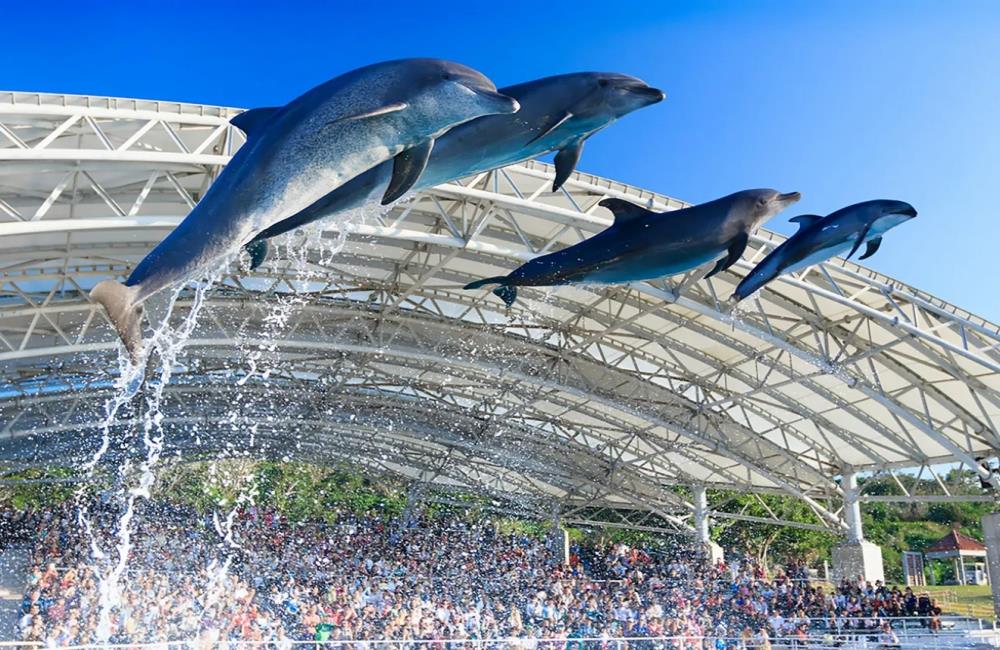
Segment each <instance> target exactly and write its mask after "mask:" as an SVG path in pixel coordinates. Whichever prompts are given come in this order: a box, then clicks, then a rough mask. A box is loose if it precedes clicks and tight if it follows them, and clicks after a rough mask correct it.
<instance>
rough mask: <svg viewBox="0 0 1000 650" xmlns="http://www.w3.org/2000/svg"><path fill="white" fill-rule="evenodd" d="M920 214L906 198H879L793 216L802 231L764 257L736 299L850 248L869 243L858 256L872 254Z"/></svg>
mask: <svg viewBox="0 0 1000 650" xmlns="http://www.w3.org/2000/svg"><path fill="white" fill-rule="evenodd" d="M915 216H917V211H916V210H915V209H914V208H913V206H912V205H910V204H909V203H906V202H905V201H892V200H888V199H878V200H875V201H864V202H862V203H855V204H854V205H849V206H847V207H846V208H841V209H840V210H837V211H836V212H832V213H830V214H828V215H827V216H825V217H821V216H819V215H815V214H803V215H799V216H797V217H793V218H792V219H791V221H793V222H795V223H798V225H799V230H798V232H796V233H795V234H794V235H792V236H791V237H789V238H788V239H786V240H785V241H784V242H782V243H781V245H780V246H778V247H777V248H775V249H774V250H773V251H771V253H770V254H769V255H768V256H767V257H765V258H764V259H763V260H761V262H760V264H758V265H757V266H755V267H754V269H753V270H752V271H750V273H749V274H748V275H747V276H746V277H745V278H743V281H742V282H740V283H739V285H738V286H737V287H736V291H735V292H734V293H733V298H734V299H735V300H736V301H740V300H743V299H744V298H746V297H747V296H749V295H750V294H752V293H753V292H754V291H757V290H758V289H760V288H761V287H763V286H764V285H765V284H767V283H768V282H770V281H771V280H773V279H774V278H776V277H778V276H779V275H782V274H784V273H793V272H795V271H798V270H800V269H804V268H806V267H807V266H812V265H813V264H819V263H820V262H823V261H826V260H828V259H830V258H831V257H834V256H835V255H840V254H841V253H844V252H847V251H850V252H848V253H847V257H848V258H850V257H851V256H852V255H854V253H856V252H857V250H858V249H859V248H860V247H861V244H865V243H867V244H868V245H867V247H866V248H865V253H864V255H862V256H861V257H859V258H858V259H862V260H863V259H866V258H869V257H871V256H872V255H874V254H875V252H876V251H878V249H879V246H881V245H882V235H884V234H885V233H886V231H888V230H889V229H891V228H895V227H896V226H898V225H899V224H901V223H903V222H905V221H909V220H910V219H912V218H913V217H915Z"/></svg>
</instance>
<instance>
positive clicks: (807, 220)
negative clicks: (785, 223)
mask: <svg viewBox="0 0 1000 650" xmlns="http://www.w3.org/2000/svg"><path fill="white" fill-rule="evenodd" d="M822 218H823V217H821V216H819V215H818V214H800V215H799V216H797V217H792V218H791V219H789V221H790V222H792V223H797V224H799V230H803V229H805V228H808V227H809V226H811V225H813V224H814V223H816V222H817V221H819V220H820V219H822Z"/></svg>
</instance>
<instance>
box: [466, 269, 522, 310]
mask: <svg viewBox="0 0 1000 650" xmlns="http://www.w3.org/2000/svg"><path fill="white" fill-rule="evenodd" d="M507 281H508V280H507V276H505V275H498V276H496V277H492V278H483V279H482V280H476V281H475V282H470V283H469V284H467V285H465V286H464V287H462V288H463V289H479V288H480V287H485V286H486V285H488V284H499V285H500V286H499V287H497V288H496V289H494V290H493V295H495V296H496V297H498V298H500V300H503V301H504V304H506V305H507V306H508V307H510V306H511V305H513V304H514V301H515V300H517V287H512V286H510V285H509V284H507Z"/></svg>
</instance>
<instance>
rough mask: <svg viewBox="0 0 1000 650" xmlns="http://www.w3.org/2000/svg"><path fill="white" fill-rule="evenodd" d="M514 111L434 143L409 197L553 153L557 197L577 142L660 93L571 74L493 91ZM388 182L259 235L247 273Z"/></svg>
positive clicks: (323, 202)
mask: <svg viewBox="0 0 1000 650" xmlns="http://www.w3.org/2000/svg"><path fill="white" fill-rule="evenodd" d="M498 92H500V93H501V94H503V95H506V96H508V97H513V98H514V99H516V100H517V101H518V103H519V104H520V105H521V108H520V110H518V112H517V113H509V114H497V115H487V116H485V117H480V118H478V119H476V120H472V121H470V122H466V123H465V124H462V125H459V126H456V127H454V128H453V129H451V130H450V131H448V132H447V133H445V134H444V135H443V136H441V137H440V138H438V140H437V142H436V143H435V144H434V149H433V151H431V157H430V160H429V161H428V162H427V167H426V168H425V169H424V173H423V174H422V175H421V176H420V179H419V180H418V181H417V182H416V183H415V184H414V185H413V187H412V188H411V189H412V190H414V191H417V190H421V189H424V188H426V187H433V186H434V185H440V184H441V183H448V182H451V181H454V180H456V179H459V178H464V177H466V176H473V175H475V174H478V173H481V172H484V171H489V170H491V169H496V168H498V167H505V166H507V165H513V164H515V163H519V162H522V161H525V160H530V159H531V158H536V157H538V156H541V155H544V154H546V153H549V152H552V151H557V152H558V153H557V154H556V158H555V166H556V177H555V180H554V182H553V184H552V191H553V192H554V191H557V190H558V189H559V188H560V187H561V186H562V184H563V183H564V182H566V179H567V178H569V175H570V174H571V173H572V172H573V169H574V168H575V167H576V163H577V161H578V160H579V158H580V152H581V151H582V150H583V143H584V141H585V140H586V139H587V138H589V137H590V136H592V135H593V134H595V133H597V132H598V131H600V130H601V129H603V128H604V127H606V126H608V125H610V124H612V123H613V122H615V121H616V120H618V119H619V118H620V117H623V116H625V115H627V114H628V113H631V112H632V111H634V110H637V109H639V108H643V107H645V106H649V105H651V104H655V103H657V102H660V101H662V100H663V99H664V97H665V95H664V93H663V91H661V90H658V89H656V88H652V87H650V86H648V85H647V84H646V83H645V82H643V81H641V80H639V79H636V78H635V77H630V76H628V75H625V74H618V73H610V72H578V73H571V74H564V75H556V76H553V77H545V78H543V79H536V80H535V81H529V82H527V83H522V84H517V85H515V86H508V87H506V88H501V89H500V90H499V91H498ZM391 178H392V165H391V164H390V163H388V162H386V163H382V164H381V165H379V166H377V167H375V168H373V169H370V170H368V171H367V172H365V173H364V174H361V175H360V176H358V177H356V178H354V179H352V180H351V181H349V182H347V183H345V184H344V185H342V186H341V187H339V188H337V189H336V190H334V191H333V192H331V193H329V194H327V195H326V196H324V197H323V198H321V199H320V200H319V201H317V202H316V203H313V204H312V205H310V206H309V207H308V208H306V209H305V210H302V211H301V212H299V213H298V214H296V215H294V216H292V217H289V218H288V219H285V220H284V221H281V222H279V223H277V224H275V225H273V226H271V227H270V228H267V229H265V230H264V231H262V232H261V233H259V234H258V235H257V236H256V237H255V238H254V241H253V242H251V243H250V244H249V245H248V246H247V252H248V253H249V255H250V268H251V269H255V268H257V267H258V266H260V264H262V263H263V262H264V260H265V259H266V258H267V242H266V240H267V239H269V238H271V237H276V236H278V235H281V234H284V233H286V232H288V231H290V230H294V229H295V228H298V227H301V226H304V225H306V224H308V223H311V222H313V221H316V220H318V219H322V218H324V217H327V216H330V215H333V214H337V213H339V212H342V211H345V210H350V209H352V208H357V207H359V206H362V205H364V204H366V203H370V202H372V201H374V200H375V199H376V198H378V197H380V196H383V195H384V194H385V189H386V188H387V187H388V186H389V183H390V179H391Z"/></svg>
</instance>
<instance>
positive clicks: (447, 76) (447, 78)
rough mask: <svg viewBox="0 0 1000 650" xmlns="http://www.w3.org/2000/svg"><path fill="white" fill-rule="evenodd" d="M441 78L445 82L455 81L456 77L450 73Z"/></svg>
mask: <svg viewBox="0 0 1000 650" xmlns="http://www.w3.org/2000/svg"><path fill="white" fill-rule="evenodd" d="M441 78H442V79H444V80H445V81H451V80H452V79H454V76H453V75H452V74H451V73H450V72H445V73H444V74H443V75H441Z"/></svg>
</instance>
